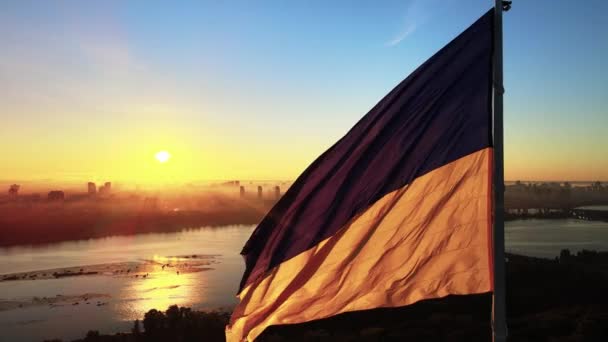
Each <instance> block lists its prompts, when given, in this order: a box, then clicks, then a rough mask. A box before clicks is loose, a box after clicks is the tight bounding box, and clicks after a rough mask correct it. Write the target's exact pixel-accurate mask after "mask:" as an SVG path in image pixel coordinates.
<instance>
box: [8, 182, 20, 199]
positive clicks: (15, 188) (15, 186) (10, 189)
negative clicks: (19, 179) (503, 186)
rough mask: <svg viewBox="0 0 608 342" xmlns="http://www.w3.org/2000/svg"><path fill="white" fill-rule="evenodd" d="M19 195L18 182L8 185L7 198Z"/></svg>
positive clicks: (15, 197) (14, 197)
mask: <svg viewBox="0 0 608 342" xmlns="http://www.w3.org/2000/svg"><path fill="white" fill-rule="evenodd" d="M18 196H19V184H13V185H11V186H9V187H8V198H9V199H17V197H18Z"/></svg>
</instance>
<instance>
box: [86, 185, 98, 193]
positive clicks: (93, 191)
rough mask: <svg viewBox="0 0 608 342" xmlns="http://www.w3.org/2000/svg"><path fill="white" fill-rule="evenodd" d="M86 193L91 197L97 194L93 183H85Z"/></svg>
mask: <svg viewBox="0 0 608 342" xmlns="http://www.w3.org/2000/svg"><path fill="white" fill-rule="evenodd" d="M87 193H88V194H89V195H91V196H92V195H95V193H97V187H96V186H95V183H93V182H88V183H87Z"/></svg>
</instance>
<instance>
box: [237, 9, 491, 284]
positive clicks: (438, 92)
mask: <svg viewBox="0 0 608 342" xmlns="http://www.w3.org/2000/svg"><path fill="white" fill-rule="evenodd" d="M492 25H493V10H490V11H489V12H487V13H486V14H485V15H483V16H482V17H481V18H480V19H479V20H477V21H476V22H475V23H474V24H473V25H472V26H471V27H469V28H468V29H467V30H465V31H464V32H463V33H461V34H460V35H459V36H458V37H456V38H455V39H454V40H453V41H452V42H450V43H449V44H448V45H446V46H445V47H444V48H443V49H441V50H440V51H439V52H437V53H436V54H435V55H434V56H433V57H431V58H430V59H429V60H428V61H426V62H425V63H424V64H422V65H421V66H420V67H419V68H418V69H416V70H415V71H414V72H413V73H412V74H411V75H410V76H408V77H407V78H406V79H405V80H404V81H402V82H401V83H400V84H399V85H398V86H397V87H396V88H394V89H393V90H392V91H391V92H390V93H389V94H388V95H386V97H384V98H383V99H382V100H381V101H380V102H379V103H378V104H377V105H376V106H375V107H374V108H372V110H371V111H370V112H369V113H367V114H366V115H365V116H364V117H363V118H362V119H361V120H360V121H359V122H358V123H357V124H356V125H355V126H354V127H353V128H352V129H351V130H350V131H349V132H348V133H347V134H346V135H345V136H344V137H343V138H342V139H340V140H339V141H338V142H337V143H336V144H335V145H333V146H332V147H331V148H330V149H329V150H327V151H326V152H325V153H323V154H322V155H321V156H320V157H319V158H317V160H315V161H314V162H313V163H312V164H311V165H310V166H309V167H308V168H307V169H306V171H304V173H303V174H302V175H301V176H300V177H299V178H298V179H297V180H296V181H295V183H294V184H293V185H292V186H291V188H290V189H289V190H288V191H287V192H286V193H285V195H284V196H283V198H282V199H281V200H280V201H279V202H278V203H277V204H276V205H275V207H274V208H273V209H272V210H271V211H270V212H269V213H268V215H267V216H266V217H265V218H264V219H263V220H262V222H261V223H260V224H259V225H258V227H257V228H256V229H255V231H254V232H253V234H252V236H251V237H250V239H249V241H247V243H246V245H245V247H244V248H243V251H242V254H243V255H244V256H245V261H246V270H245V274H244V275H243V279H242V281H241V287H240V290H242V289H243V288H244V287H245V286H246V285H248V284H250V283H252V282H254V281H256V280H258V279H260V278H261V277H263V276H264V275H265V274H267V272H268V271H269V270H271V269H273V268H274V267H276V266H277V265H279V264H281V263H282V262H284V261H286V260H288V259H290V258H293V257H294V256H296V255H298V254H300V253H302V252H303V251H306V250H308V249H310V248H312V247H314V246H315V245H317V244H318V243H319V242H321V241H323V240H324V239H326V238H328V237H330V236H332V235H334V234H335V233H336V232H337V231H338V230H340V229H341V228H343V227H345V226H346V225H347V223H348V222H350V221H351V220H353V219H354V218H356V217H357V215H359V214H360V213H361V212H362V211H364V210H366V209H367V208H369V207H370V206H371V205H372V204H374V203H375V202H376V201H378V200H379V199H380V198H382V197H383V196H384V195H386V194H388V193H390V192H392V191H394V190H396V189H399V188H402V187H403V186H405V185H407V184H411V182H412V181H414V180H415V179H416V178H418V177H420V176H423V175H425V174H426V173H428V172H430V171H433V170H435V169H437V168H439V167H441V166H444V165H446V164H449V163H451V162H453V161H455V160H457V159H459V158H462V157H464V156H467V155H469V154H471V153H474V152H476V151H479V150H481V149H484V148H487V147H490V146H491V125H492V121H491V101H492V96H491V89H492V87H491V82H492V52H493V51H492V50H493V49H492V40H493V37H492V35H493V30H492ZM362 86H365V85H362Z"/></svg>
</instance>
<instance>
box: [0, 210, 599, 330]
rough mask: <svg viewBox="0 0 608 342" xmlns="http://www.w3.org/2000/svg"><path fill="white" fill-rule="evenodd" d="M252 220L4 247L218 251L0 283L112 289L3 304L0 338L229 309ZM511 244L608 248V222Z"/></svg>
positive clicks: (61, 251)
mask: <svg viewBox="0 0 608 342" xmlns="http://www.w3.org/2000/svg"><path fill="white" fill-rule="evenodd" d="M253 228H254V226H227V227H221V228H201V229H196V230H191V231H185V232H178V233H168V234H146V235H137V236H129V237H111V238H104V239H94V240H87V241H75V242H63V243H58V244H52V245H48V246H44V247H13V248H0V260H1V261H2V263H0V274H7V273H14V272H25V271H35V270H42V269H52V268H59V267H68V266H83V265H93V264H103V263H116V262H127V261H140V260H143V259H154V258H155V257H167V256H176V255H191V254H198V255H203V254H205V255H218V256H217V258H216V259H215V262H216V263H214V264H212V265H211V267H212V268H213V270H208V271H203V272H197V273H188V274H179V275H177V274H173V273H172V272H163V273H160V274H158V275H156V276H151V277H149V278H147V279H145V280H144V279H141V278H138V279H134V278H132V277H130V278H128V277H113V276H81V277H68V278H60V279H47V280H18V281H9V282H0V301H9V300H28V299H31V298H32V297H34V296H37V297H44V296H46V297H52V296H56V295H57V294H61V295H82V294H85V293H100V294H108V295H109V296H110V297H109V298H108V299H107V302H108V304H107V305H104V306H96V305H83V304H84V303H82V304H80V305H77V306H73V305H66V306H61V307H54V308H51V307H49V306H33V307H26V308H15V309H10V310H3V311H2V309H1V308H0V341H40V340H42V339H45V338H47V339H48V338H63V339H66V340H67V339H74V338H78V337H83V336H84V334H85V333H86V331H88V330H90V329H95V330H99V331H100V332H102V333H113V332H119V331H128V330H129V329H130V328H131V327H132V324H133V320H135V319H137V318H140V319H141V318H142V317H143V314H144V313H145V312H146V311H148V310H150V309H153V308H156V309H162V310H164V309H166V308H167V307H168V306H169V305H171V304H178V305H183V306H190V307H192V308H195V309H215V308H225V309H228V310H229V309H230V308H232V307H233V306H234V305H235V304H236V299H235V296H234V294H235V292H236V290H237V285H238V283H239V281H240V277H241V275H242V272H243V270H244V264H243V260H242V257H241V256H240V255H239V254H238V253H239V251H240V250H241V248H242V246H243V245H244V243H245V241H246V240H247V239H248V238H249V235H250V234H251V232H252V230H253ZM506 243H507V250H508V251H511V252H515V253H520V254H526V255H531V256H539V257H550V258H552V257H555V256H556V255H558V254H559V251H560V250H561V249H563V248H569V249H570V250H572V251H577V250H581V249H596V250H608V223H603V222H589V221H579V220H519V221H511V222H508V223H507V225H506Z"/></svg>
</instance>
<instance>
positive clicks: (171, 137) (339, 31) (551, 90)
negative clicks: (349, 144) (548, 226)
mask: <svg viewBox="0 0 608 342" xmlns="http://www.w3.org/2000/svg"><path fill="white" fill-rule="evenodd" d="M491 6H492V3H491V2H489V1H485V0H483V1H482V0H472V1H468V2H462V1H460V2H459V1H438V0H431V1H420V0H414V1H386V2H382V3H378V2H371V1H361V2H356V3H352V2H343V1H338V2H331V3H327V2H322V1H312V2H306V3H305V4H294V3H289V4H288V3H284V2H278V1H268V2H264V3H258V4H253V3H246V2H239V3H236V2H235V3H231V4H228V3H221V2H220V3H218V2H210V1H209V2H207V1H201V2H194V1H193V2H189V1H186V2H180V3H179V4H167V3H164V4H163V3H160V2H159V3H154V4H150V3H148V2H146V3H140V2H123V1H107V2H105V1H104V2H97V3H92V2H87V3H80V2H75V1H74V2H72V1H60V2H43V3H41V2H36V1H6V2H4V3H3V10H2V11H1V12H0V47H1V48H2V50H3V58H2V59H0V119H1V120H2V125H0V127H1V128H0V144H1V145H2V146H6V147H7V148H5V149H4V150H3V153H2V154H0V165H2V167H0V184H5V183H6V184H8V185H6V186H4V185H3V186H2V188H4V189H7V187H8V186H9V185H10V184H12V183H17V184H21V185H22V187H21V189H20V192H21V191H23V192H27V191H28V190H27V189H28V186H27V183H28V182H34V183H36V184H38V183H39V182H44V181H45V180H46V181H50V182H56V183H59V184H61V183H65V184H82V187H83V189H84V185H85V184H86V182H88V181H93V182H95V183H97V184H103V183H102V181H105V180H112V182H113V183H115V184H121V183H123V184H142V185H144V184H150V185H160V184H185V183H188V182H196V181H204V180H222V179H223V180H230V179H242V180H270V179H274V180H293V179H295V178H297V177H298V175H299V174H300V173H301V172H302V171H303V170H304V169H305V168H306V167H307V166H308V165H309V164H310V163H311V162H312V161H313V160H314V159H315V158H316V157H317V156H318V155H320V154H321V153H322V152H324V151H325V150H326V149H327V148H329V147H330V146H331V145H332V144H333V143H334V142H336V141H337V140H338V139H339V138H341V137H342V136H343V135H344V134H345V133H346V132H347V131H348V130H349V129H350V128H351V127H352V126H353V125H354V124H355V123H356V122H357V121H358V120H359V119H360V118H361V117H362V116H363V115H365V113H366V112H367V111H368V110H369V109H370V108H371V107H373V106H374V105H375V104H376V103H377V102H378V101H379V100H380V99H381V98H382V97H383V96H384V95H385V94H386V93H387V92H388V91H390V90H391V89H392V88H393V87H394V86H395V85H397V83H398V82H400V81H401V80H402V79H404V78H405V77H406V76H407V75H408V74H409V73H411V72H412V71H413V70H414V69H415V68H416V67H418V66H419V65H420V64H421V63H423V62H424V61H425V60H426V59H428V58H429V57H431V56H432V55H433V54H434V53H435V52H436V51H437V50H438V49H440V48H441V47H442V46H444V45H445V44H447V43H448V42H449V41H450V40H451V39H452V38H454V37H455V36H456V35H457V34H458V33H460V32H461V31H462V30H464V29H465V28H466V27H467V26H469V25H470V24H471V23H472V22H473V21H474V20H475V19H477V18H478V17H479V16H480V15H481V14H483V13H484V12H485V11H487V10H488V9H489V8H490V7H491ZM607 12H608V3H607V2H605V1H599V0H594V1H588V2H585V4H584V6H581V4H580V3H576V2H567V1H563V2H555V1H548V0H541V1H533V2H532V1H515V2H514V4H513V9H512V10H511V11H509V12H508V13H506V14H505V19H504V20H505V23H504V25H505V26H504V30H505V32H504V36H505V46H504V49H505V88H506V94H505V179H507V180H509V181H516V180H522V181H530V180H534V181H589V182H592V181H598V180H599V181H608V157H607V156H608V134H606V133H607V131H606V129H607V127H608V115H607V113H606V108H608V98H607V97H606V94H608V68H606V67H605V61H606V60H608V44H607V43H606V42H608V23H606V22H605V20H604V18H605V13H607ZM161 152H162V153H161ZM159 153H161V156H165V155H166V156H167V158H159V157H158V156H159ZM169 157H170V159H169ZM161 160H165V162H162V163H161V162H160V161H161Z"/></svg>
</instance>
